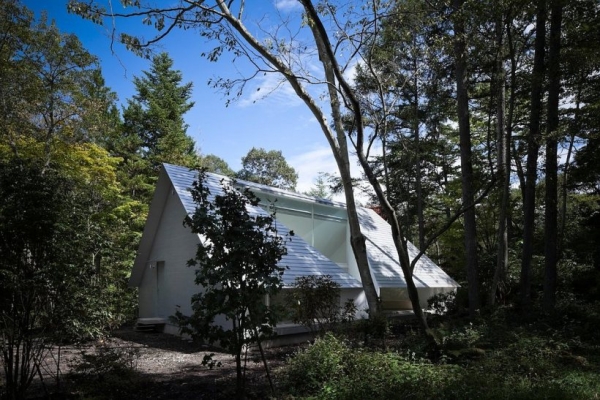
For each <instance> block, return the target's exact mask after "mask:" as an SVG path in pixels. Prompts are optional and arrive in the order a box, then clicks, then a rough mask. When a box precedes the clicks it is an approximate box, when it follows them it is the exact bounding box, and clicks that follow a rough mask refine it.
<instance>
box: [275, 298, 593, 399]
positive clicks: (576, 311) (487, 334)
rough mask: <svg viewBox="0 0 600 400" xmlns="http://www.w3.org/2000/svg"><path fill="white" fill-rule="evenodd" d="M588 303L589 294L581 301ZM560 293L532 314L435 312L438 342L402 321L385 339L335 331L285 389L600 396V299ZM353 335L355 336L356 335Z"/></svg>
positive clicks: (306, 356)
mask: <svg viewBox="0 0 600 400" xmlns="http://www.w3.org/2000/svg"><path fill="white" fill-rule="evenodd" d="M581 307H583V304H581ZM581 307H578V304H577V303H576V302H568V301H567V302H563V303H561V304H559V305H558V307H557V312H556V313H555V314H554V315H552V316H548V315H542V314H539V315H537V316H536V317H534V318H532V317H529V318H527V319H524V318H521V317H520V316H519V315H518V314H517V313H516V311H514V310H511V309H499V310H497V311H495V312H494V313H491V314H488V315H485V316H482V317H479V318H478V319H476V320H472V321H471V320H467V319H465V318H446V317H435V318H434V319H433V320H432V321H431V323H432V326H434V328H433V329H434V331H435V333H436V335H437V337H438V338H439V346H438V348H437V349H436V350H435V351H432V348H431V346H430V345H428V343H427V341H426V340H425V339H424V337H423V335H421V334H420V333H418V331H417V330H415V329H410V328H407V327H406V326H403V325H405V324H406V323H405V322H395V323H393V325H394V326H392V327H391V329H390V331H391V332H401V334H398V335H397V337H396V338H391V339H389V340H387V349H386V350H384V349H383V348H382V349H374V348H372V347H365V346H364V344H363V343H362V342H357V341H356V340H352V339H351V337H350V336H344V335H343V334H339V333H338V334H337V335H333V334H328V335H325V336H324V337H322V338H320V339H317V340H316V341H315V342H314V344H312V345H311V346H309V347H308V348H306V349H304V350H301V351H298V352H297V353H296V354H294V355H293V356H292V357H290V358H289V360H288V362H287V364H286V366H285V367H284V368H283V369H282V371H281V373H280V386H281V387H282V388H284V389H282V391H283V393H284V394H283V395H282V396H283V397H286V396H288V397H290V398H316V399H364V398H377V399H398V398H402V399H431V398H436V399H465V398H469V399H594V398H600V379H599V375H598V371H600V340H599V339H600V319H599V318H598V316H599V315H600V313H599V312H598V311H599V310H600V304H598V303H594V304H591V305H590V303H586V304H585V309H583V308H581ZM349 338H350V339H349Z"/></svg>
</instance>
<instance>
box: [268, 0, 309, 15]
mask: <svg viewBox="0 0 600 400" xmlns="http://www.w3.org/2000/svg"><path fill="white" fill-rule="evenodd" d="M273 5H274V6H275V8H277V9H278V10H279V11H283V12H289V11H293V10H299V9H301V8H302V6H301V5H300V3H299V2H298V0H275V1H274V2H273Z"/></svg>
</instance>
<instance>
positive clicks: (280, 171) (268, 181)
mask: <svg viewBox="0 0 600 400" xmlns="http://www.w3.org/2000/svg"><path fill="white" fill-rule="evenodd" d="M236 176H237V177H238V178H239V179H243V180H246V181H251V182H256V183H260V184H262V185H267V186H274V187H278V188H280V189H286V190H295V189H296V183H297V182H298V174H297V173H296V170H295V169H294V168H293V167H291V166H290V165H289V164H288V163H287V161H286V160H285V157H283V154H282V153H281V151H280V150H269V151H267V150H265V149H263V148H255V147H253V148H252V149H250V150H249V151H248V154H246V155H245V156H244V157H242V169H241V170H240V171H238V173H237V174H236Z"/></svg>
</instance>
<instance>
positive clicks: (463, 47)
mask: <svg viewBox="0 0 600 400" xmlns="http://www.w3.org/2000/svg"><path fill="white" fill-rule="evenodd" d="M464 4H465V2H464V0H454V1H453V7H454V13H455V15H454V21H453V25H454V57H455V58H454V63H455V74H456V97H457V99H456V108H457V115H458V130H459V137H460V167H461V177H462V179H461V182H462V201H463V204H472V203H473V199H474V196H473V159H472V149H471V122H470V120H469V97H468V75H467V57H468V54H467V30H466V21H465V20H466V18H467V13H466V10H465V8H464ZM464 225H465V249H466V254H467V277H468V280H469V310H470V312H471V314H474V312H475V310H477V309H479V302H480V300H479V278H478V265H479V263H478V256H477V253H478V252H477V229H476V224H475V209H474V208H473V207H471V208H469V209H468V210H466V211H465V215H464Z"/></svg>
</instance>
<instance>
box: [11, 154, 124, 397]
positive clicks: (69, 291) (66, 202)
mask: <svg viewBox="0 0 600 400" xmlns="http://www.w3.org/2000/svg"><path fill="white" fill-rule="evenodd" d="M84 189H85V186H84V187H82V186H80V182H79V181H77V180H75V179H72V178H70V177H68V176H65V174H63V173H62V170H61V169H60V168H55V167H54V166H53V165H50V166H47V167H43V166H40V165H37V164H35V163H33V162H21V161H19V160H11V161H10V162H8V163H5V162H2V163H0V278H1V279H0V335H1V336H0V338H1V340H0V347H1V349H2V357H3V363H4V365H5V367H6V368H5V374H6V377H5V378H6V382H7V385H6V390H7V392H8V394H9V395H10V396H18V397H20V396H23V395H24V393H25V391H26V389H27V387H28V386H29V384H30V383H31V380H32V378H33V374H34V373H35V372H36V365H38V364H39V362H40V360H41V359H42V358H43V357H44V355H45V353H46V351H47V349H48V346H49V345H50V343H63V342H73V341H78V340H84V339H89V338H93V337H98V336H100V335H102V334H103V332H104V329H105V328H106V327H107V326H109V325H110V324H111V322H112V321H114V318H115V315H114V314H113V311H114V309H111V307H110V301H109V297H107V296H106V295H105V294H106V292H105V291H104V289H105V288H106V281H105V280H104V279H105V275H104V274H103V272H102V270H101V269H100V267H99V265H100V264H98V263H96V262H95V260H94V257H99V255H97V253H95V252H96V251H98V249H99V248H101V244H99V243H98V237H97V236H96V233H97V232H96V228H97V227H100V226H102V224H101V223H100V222H98V219H101V218H102V215H101V214H100V213H98V212H93V211H90V208H91V207H92V206H93V205H94V203H93V202H94V199H93V198H92V197H91V196H90V193H89V192H87V191H86V190H84Z"/></svg>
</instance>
